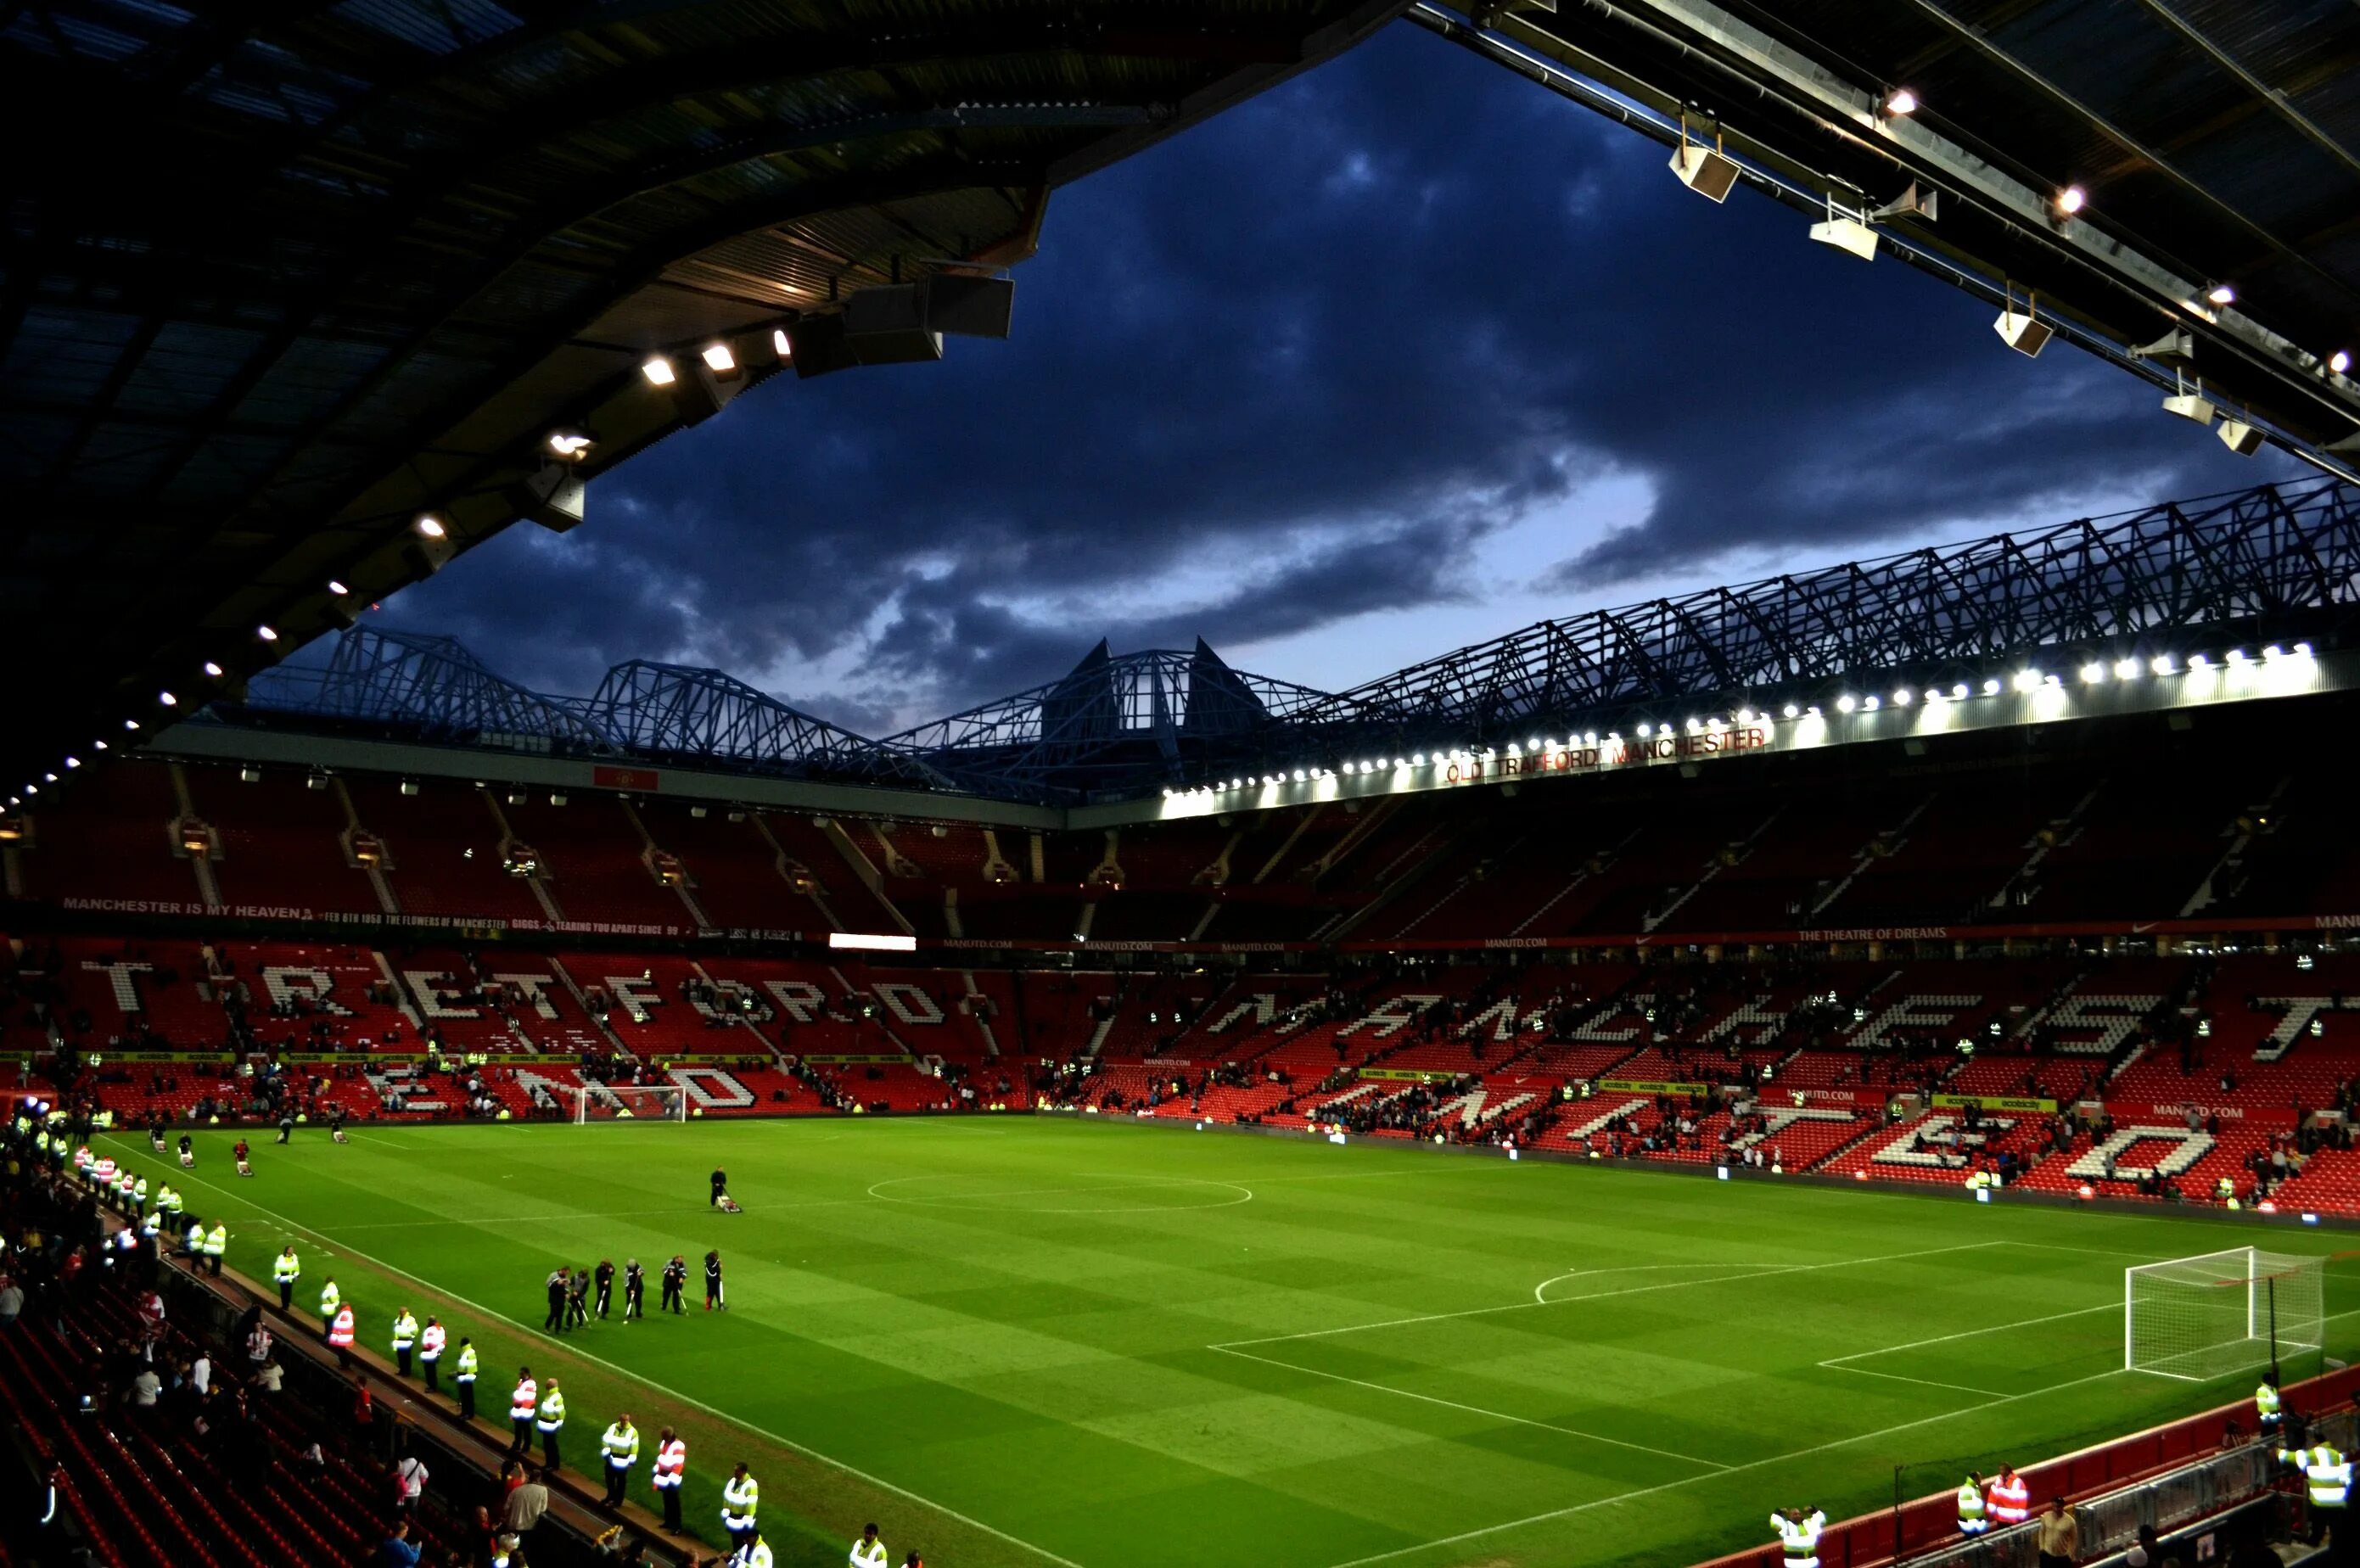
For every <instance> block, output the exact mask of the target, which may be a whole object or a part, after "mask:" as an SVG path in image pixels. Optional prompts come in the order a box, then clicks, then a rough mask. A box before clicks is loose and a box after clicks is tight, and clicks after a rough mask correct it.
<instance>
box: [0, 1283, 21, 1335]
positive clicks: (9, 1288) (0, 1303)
mask: <svg viewBox="0 0 2360 1568" xmlns="http://www.w3.org/2000/svg"><path fill="white" fill-rule="evenodd" d="M24 1310H25V1292H24V1290H23V1289H22V1288H21V1287H19V1286H18V1285H17V1283H16V1280H14V1279H9V1278H7V1277H5V1276H0V1329H11V1328H15V1327H16V1314H17V1313H19V1312H23V1311H24Z"/></svg>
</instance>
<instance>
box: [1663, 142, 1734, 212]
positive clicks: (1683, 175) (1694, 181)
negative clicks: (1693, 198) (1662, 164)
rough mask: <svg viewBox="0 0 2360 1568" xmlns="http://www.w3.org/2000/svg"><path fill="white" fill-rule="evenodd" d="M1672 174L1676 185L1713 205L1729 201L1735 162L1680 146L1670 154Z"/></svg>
mask: <svg viewBox="0 0 2360 1568" xmlns="http://www.w3.org/2000/svg"><path fill="white" fill-rule="evenodd" d="M1672 172H1673V173H1674V174H1677V175H1678V176H1679V177H1680V183H1681V184H1683V185H1685V186H1687V187H1688V189H1689V190H1691V191H1695V192H1696V193H1697V194H1698V195H1699V196H1710V198H1712V199H1713V200H1714V201H1728V200H1729V192H1730V189H1731V187H1732V186H1734V185H1735V184H1736V183H1737V174H1738V169H1737V164H1736V162H1735V160H1733V159H1731V158H1724V157H1722V156H1721V154H1719V153H1717V152H1715V151H1713V150H1712V148H1710V147H1699V146H1698V145H1697V144H1696V143H1694V142H1685V143H1683V144H1681V146H1680V148H1679V150H1678V151H1677V152H1675V153H1674V154H1672Z"/></svg>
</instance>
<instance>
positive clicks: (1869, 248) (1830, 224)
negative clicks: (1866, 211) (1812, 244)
mask: <svg viewBox="0 0 2360 1568" xmlns="http://www.w3.org/2000/svg"><path fill="white" fill-rule="evenodd" d="M1811 237H1812V238H1813V239H1815V240H1817V241H1819V243H1820V244H1821V245H1833V246H1835V247H1836V249H1838V250H1841V251H1850V252H1851V253H1852V255H1854V256H1858V257H1860V259H1861V260H1863V261H1874V260H1875V259H1876V231H1875V230H1874V229H1872V228H1870V227H1869V226H1868V225H1867V224H1866V223H1862V222H1861V221H1860V220H1859V219H1857V218H1829V219H1826V220H1824V221H1822V222H1820V223H1813V224H1812V225H1811Z"/></svg>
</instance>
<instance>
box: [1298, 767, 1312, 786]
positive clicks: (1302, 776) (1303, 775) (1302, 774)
mask: <svg viewBox="0 0 2360 1568" xmlns="http://www.w3.org/2000/svg"><path fill="white" fill-rule="evenodd" d="M1310 777H1311V775H1309V774H1308V773H1306V772H1304V771H1303V769H1301V768H1296V769H1295V782H1296V783H1297V784H1300V783H1302V782H1303V781H1304V780H1305V779H1308V778H1310Z"/></svg>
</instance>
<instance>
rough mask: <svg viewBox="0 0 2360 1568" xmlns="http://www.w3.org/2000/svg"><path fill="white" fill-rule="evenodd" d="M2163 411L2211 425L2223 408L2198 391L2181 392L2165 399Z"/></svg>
mask: <svg viewBox="0 0 2360 1568" xmlns="http://www.w3.org/2000/svg"><path fill="white" fill-rule="evenodd" d="M2163 411H2164V412H2165V413H2167V414H2177V415H2179V416H2180V418H2181V419H2193V420H2195V421H2196V422H2197V423H2198V424H2200V425H2210V424H2211V423H2212V421H2213V419H2216V418H2218V417H2219V415H2220V412H2221V410H2220V409H2218V408H2214V407H2213V406H2212V403H2211V402H2210V401H2208V400H2207V399H2206V398H2204V397H2202V396H2201V395H2200V394H2198V393H2194V392H2179V393H2175V394H2173V395H2172V396H2171V397H2166V398H2165V399H2164V400H2163Z"/></svg>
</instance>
